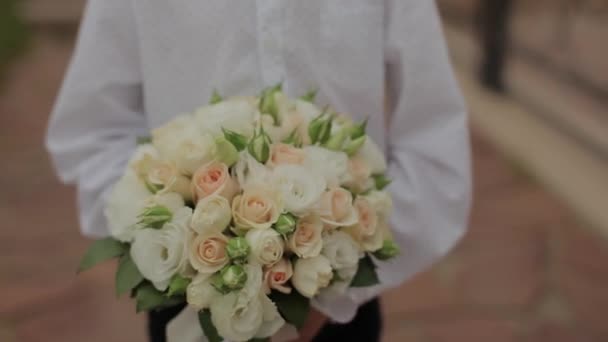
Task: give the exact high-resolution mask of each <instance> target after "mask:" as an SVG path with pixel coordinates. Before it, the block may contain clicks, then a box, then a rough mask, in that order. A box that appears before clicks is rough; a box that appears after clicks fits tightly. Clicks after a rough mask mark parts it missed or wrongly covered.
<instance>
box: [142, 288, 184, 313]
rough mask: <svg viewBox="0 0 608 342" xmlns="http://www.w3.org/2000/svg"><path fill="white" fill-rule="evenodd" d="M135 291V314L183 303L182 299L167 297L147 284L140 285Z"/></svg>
mask: <svg viewBox="0 0 608 342" xmlns="http://www.w3.org/2000/svg"><path fill="white" fill-rule="evenodd" d="M136 291H137V292H136V293H135V300H136V302H137V306H136V308H137V312H141V311H150V310H155V309H160V308H166V307H170V306H174V305H178V304H181V303H183V302H184V298H183V297H168V296H166V295H165V294H164V293H162V292H160V291H158V290H157V289H156V288H155V287H154V285H152V284H151V283H149V282H144V283H142V284H141V285H140V286H139V287H137V290H136Z"/></svg>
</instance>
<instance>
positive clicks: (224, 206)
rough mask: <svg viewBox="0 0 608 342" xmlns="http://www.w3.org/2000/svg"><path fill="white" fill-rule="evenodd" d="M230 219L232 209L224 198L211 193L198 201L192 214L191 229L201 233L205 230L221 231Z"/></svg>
mask: <svg viewBox="0 0 608 342" xmlns="http://www.w3.org/2000/svg"><path fill="white" fill-rule="evenodd" d="M231 220H232V210H231V209H230V203H229V202H228V200H227V199H226V198H224V197H223V196H220V195H211V196H208V197H205V198H203V199H201V200H199V201H198V203H197V204H196V208H194V214H193V215H192V224H191V227H192V229H193V230H194V231H195V232H197V233H199V234H203V233H205V232H218V233H219V232H222V231H223V230H224V229H225V228H226V227H227V226H228V225H229V224H230V221H231Z"/></svg>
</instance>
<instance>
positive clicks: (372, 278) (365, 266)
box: [350, 255, 380, 287]
mask: <svg viewBox="0 0 608 342" xmlns="http://www.w3.org/2000/svg"><path fill="white" fill-rule="evenodd" d="M379 282H380V281H379V280H378V274H377V273H376V265H374V262H373V261H372V258H370V257H369V255H366V256H365V257H363V258H362V259H361V260H359V269H358V270H357V274H355V277H354V278H353V281H352V282H351V283H350V286H352V287H368V286H373V285H376V284H378V283H379Z"/></svg>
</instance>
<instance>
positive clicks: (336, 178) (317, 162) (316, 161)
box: [304, 146, 349, 186]
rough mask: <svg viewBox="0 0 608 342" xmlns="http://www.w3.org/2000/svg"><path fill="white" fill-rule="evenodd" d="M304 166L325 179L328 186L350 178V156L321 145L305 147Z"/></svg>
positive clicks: (339, 183) (336, 184) (337, 184)
mask: <svg viewBox="0 0 608 342" xmlns="http://www.w3.org/2000/svg"><path fill="white" fill-rule="evenodd" d="M304 152H305V153H306V159H305V161H304V166H305V167H306V168H307V169H309V170H311V172H312V173H315V174H317V175H320V176H321V177H323V178H324V179H325V182H326V184H327V185H328V186H339V185H341V184H342V183H344V182H345V181H347V180H348V177H349V175H348V170H349V165H348V156H347V155H346V153H344V152H338V151H331V150H328V149H326V148H323V147H319V146H306V147H304Z"/></svg>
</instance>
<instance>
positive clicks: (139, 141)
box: [137, 137, 152, 145]
mask: <svg viewBox="0 0 608 342" xmlns="http://www.w3.org/2000/svg"><path fill="white" fill-rule="evenodd" d="M151 142H152V137H137V145H145V144H150V143H151Z"/></svg>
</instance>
